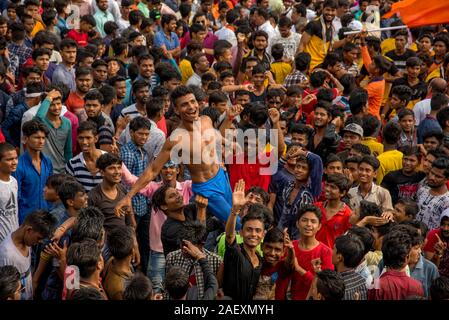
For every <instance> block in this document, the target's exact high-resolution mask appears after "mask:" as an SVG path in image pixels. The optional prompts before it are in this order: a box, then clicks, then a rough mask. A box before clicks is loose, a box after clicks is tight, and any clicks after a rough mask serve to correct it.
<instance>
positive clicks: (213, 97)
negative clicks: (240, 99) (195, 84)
mask: <svg viewBox="0 0 449 320" xmlns="http://www.w3.org/2000/svg"><path fill="white" fill-rule="evenodd" d="M227 101H228V96H227V95H226V93H224V92H223V91H216V92H212V93H211V94H210V95H209V105H210V106H212V105H213V104H216V103H223V102H227Z"/></svg>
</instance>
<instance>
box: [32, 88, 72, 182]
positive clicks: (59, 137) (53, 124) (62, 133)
mask: <svg viewBox="0 0 449 320" xmlns="http://www.w3.org/2000/svg"><path fill="white" fill-rule="evenodd" d="M61 110H62V94H61V92H60V91H58V90H57V89H54V90H52V91H50V92H49V93H48V94H47V97H46V98H45V99H44V101H42V103H41V105H40V107H39V109H38V110H37V114H36V118H37V119H39V120H41V121H42V122H43V123H44V124H45V126H46V127H47V128H48V136H47V141H46V143H45V147H44V149H43V152H44V153H45V154H46V155H47V156H48V157H49V158H50V159H51V161H52V163H53V168H54V172H55V173H63V172H64V167H65V164H66V162H67V161H69V160H70V159H71V158H72V124H71V123H70V120H68V119H67V118H65V117H62V116H61Z"/></svg>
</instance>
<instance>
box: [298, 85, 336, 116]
mask: <svg viewBox="0 0 449 320" xmlns="http://www.w3.org/2000/svg"><path fill="white" fill-rule="evenodd" d="M332 92H333V93H334V96H333V99H335V98H336V97H338V89H337V88H333V89H332ZM317 93H318V89H315V90H312V91H309V90H304V92H303V94H302V98H303V99H304V98H305V97H306V96H308V95H309V94H314V95H316V94H317ZM317 102H318V100H317V99H313V100H312V101H311V102H310V103H308V104H303V105H302V111H303V112H305V113H306V114H310V113H311V112H312V111H313V108H314V107H315V105H316V103H317Z"/></svg>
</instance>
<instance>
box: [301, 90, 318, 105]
mask: <svg viewBox="0 0 449 320" xmlns="http://www.w3.org/2000/svg"><path fill="white" fill-rule="evenodd" d="M314 100H316V95H314V94H313V93H310V94H308V95H306V96H305V97H304V98H303V99H302V102H301V104H302V105H305V104H309V103H311V102H312V101H314Z"/></svg>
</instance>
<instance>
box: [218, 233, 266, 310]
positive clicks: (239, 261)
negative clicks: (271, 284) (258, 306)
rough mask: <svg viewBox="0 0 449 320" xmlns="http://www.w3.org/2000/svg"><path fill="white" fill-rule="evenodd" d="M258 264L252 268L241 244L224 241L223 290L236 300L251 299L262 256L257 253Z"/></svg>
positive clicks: (257, 280)
mask: <svg viewBox="0 0 449 320" xmlns="http://www.w3.org/2000/svg"><path fill="white" fill-rule="evenodd" d="M258 258H259V265H258V266H257V267H256V268H254V267H253V264H252V263H251V259H250V257H249V256H248V254H247V253H246V251H245V249H243V244H242V245H240V246H239V245H238V244H237V242H236V241H235V240H234V243H233V244H231V245H229V244H228V243H227V242H226V251H225V255H224V261H223V263H224V275H223V292H224V294H225V295H226V296H229V297H231V298H232V300H236V301H248V300H252V299H253V296H254V294H255V293H256V288H257V283H258V282H259V276H260V270H261V267H262V258H261V257H260V256H259V255H258Z"/></svg>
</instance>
